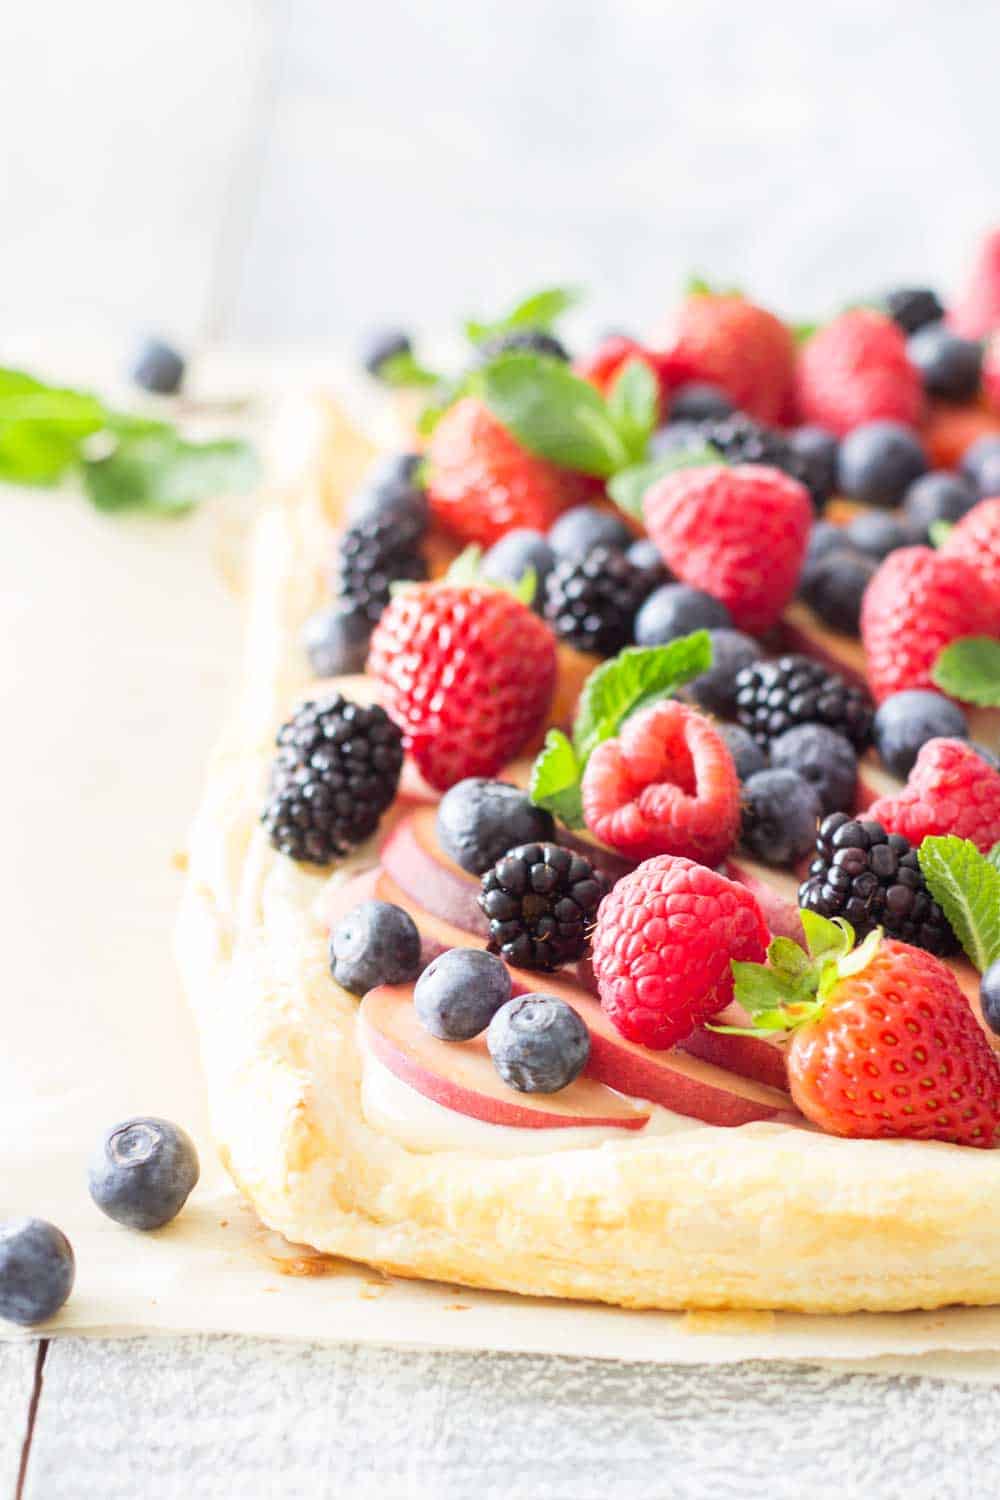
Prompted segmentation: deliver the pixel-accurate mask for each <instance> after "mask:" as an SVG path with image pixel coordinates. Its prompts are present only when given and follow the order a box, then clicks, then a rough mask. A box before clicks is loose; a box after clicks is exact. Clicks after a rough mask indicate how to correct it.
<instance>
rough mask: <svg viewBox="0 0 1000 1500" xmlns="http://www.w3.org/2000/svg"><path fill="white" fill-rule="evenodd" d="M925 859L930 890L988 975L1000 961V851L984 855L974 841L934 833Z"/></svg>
mask: <svg viewBox="0 0 1000 1500" xmlns="http://www.w3.org/2000/svg"><path fill="white" fill-rule="evenodd" d="M919 857H920V869H921V871H922V872H923V876H924V879H925V880H926V882H927V886H928V889H929V890H930V891H931V893H932V895H933V896H934V898H935V900H937V901H938V902H939V903H940V905H941V908H942V910H943V911H944V913H945V915H946V916H947V918H948V922H949V923H950V925H951V928H952V931H953V932H954V934H955V936H956V937H957V938H958V941H959V942H960V943H961V945H962V947H963V948H964V949H965V952H966V954H967V955H968V957H969V959H970V960H971V962H972V963H973V964H975V966H976V968H977V969H978V970H979V972H980V973H981V974H983V975H984V976H985V975H986V974H987V973H988V972H989V970H990V969H991V968H992V967H993V966H994V965H995V964H996V963H997V961H998V960H1000V847H998V846H996V845H994V847H993V848H992V849H991V850H990V851H989V853H988V854H981V853H980V851H979V850H978V849H977V848H976V846H975V844H973V843H972V842H971V840H969V839H961V838H958V837H956V836H955V835H954V834H948V835H945V836H944V837H938V836H936V835H933V834H932V835H931V837H930V838H926V839H924V841H923V843H922V844H921V845H920V850H919Z"/></svg>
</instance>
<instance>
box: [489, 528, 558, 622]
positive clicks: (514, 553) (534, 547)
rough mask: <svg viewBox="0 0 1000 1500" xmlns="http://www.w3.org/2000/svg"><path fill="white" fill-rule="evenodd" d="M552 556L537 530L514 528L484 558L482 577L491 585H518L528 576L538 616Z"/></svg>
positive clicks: (543, 600)
mask: <svg viewBox="0 0 1000 1500" xmlns="http://www.w3.org/2000/svg"><path fill="white" fill-rule="evenodd" d="M555 561H556V559H555V554H554V553H553V551H552V548H551V547H550V546H549V544H548V542H547V541H546V539H545V537H543V536H542V533H541V532H540V531H529V530H528V528H527V527H526V526H515V528H514V530H513V531H508V532H507V534H506V535H505V536H502V537H501V538H500V540H499V541H498V542H494V543H493V546H492V547H491V548H490V549H489V551H488V552H486V553H484V555H483V562H482V574H483V577H484V578H485V579H486V580H487V581H488V582H490V583H506V584H520V582H521V580H522V579H523V578H524V577H525V575H526V574H528V573H529V569H530V576H532V577H533V578H534V582H535V590H534V596H533V598H532V599H531V601H530V602H531V607H532V609H534V610H535V612H536V614H541V612H542V609H543V607H544V604H545V580H546V579H547V578H548V576H549V574H550V573H551V572H552V569H553V568H554V567H555Z"/></svg>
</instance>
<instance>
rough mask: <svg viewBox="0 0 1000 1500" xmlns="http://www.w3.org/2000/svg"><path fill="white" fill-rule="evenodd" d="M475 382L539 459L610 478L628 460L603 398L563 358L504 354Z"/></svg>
mask: <svg viewBox="0 0 1000 1500" xmlns="http://www.w3.org/2000/svg"><path fill="white" fill-rule="evenodd" d="M470 386H471V388H472V389H473V390H474V391H475V392H476V394H478V395H479V396H480V397H481V399H482V400H483V401H484V402H485V403H486V405H487V406H488V407H489V409H490V411H491V412H492V413H493V415H494V416H495V417H496V418H497V420H498V421H499V422H502V423H503V425H504V427H506V428H508V430H509V431H510V432H512V433H513V434H514V436H515V437H516V438H517V439H518V441H519V442H521V443H523V445H524V446H525V448H528V449H530V451H531V452H532V453H537V454H538V456H539V457H540V458H547V459H548V460H549V461H550V462H551V463H554V464H559V465H561V466H562V467H563V468H565V469H576V470H577V471H579V472H580V473H583V474H597V475H600V476H601V477H605V478H606V477H607V476H608V475H609V474H613V473H615V472H616V470H618V469H621V468H623V467H624V466H625V465H626V464H627V463H628V458H629V455H628V451H627V449H626V447H625V444H624V443H623V442H622V439H621V437H620V436H619V433H618V430H617V428H616V427H615V424H614V422H613V420H612V418H611V414H610V412H609V411H608V407H607V404H606V402H605V401H604V398H603V397H602V396H601V395H600V393H599V392H598V391H596V390H595V389H594V387H593V386H592V385H591V384H590V383H589V382H588V381H586V380H581V379H580V378H579V376H578V375H574V374H573V372H572V371H571V370H569V369H568V368H567V367H566V365H565V364H564V363H563V362H562V361H561V360H556V359H546V358H545V357H544V356H542V355H538V354H528V353H515V354H502V355H500V356H499V357H498V358H497V359H495V360H491V361H490V363H489V364H487V365H484V366H483V367H482V369H480V370H477V371H476V372H475V373H474V374H473V375H472V376H471V377H470Z"/></svg>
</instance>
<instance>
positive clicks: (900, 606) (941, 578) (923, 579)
mask: <svg viewBox="0 0 1000 1500" xmlns="http://www.w3.org/2000/svg"><path fill="white" fill-rule="evenodd" d="M972 514H973V512H970V516H971V515H972ZM958 529H959V528H958V527H956V530H958ZM949 541H950V538H949ZM998 626H1000V607H998V600H997V596H996V594H995V593H994V592H993V591H992V590H990V589H987V588H984V587H983V580H982V578H981V577H980V576H979V574H978V573H977V572H976V569H975V568H974V567H973V565H972V564H971V563H970V562H969V561H967V560H966V559H965V558H964V557H954V556H950V555H948V554H946V553H945V552H943V551H942V552H934V551H933V550H932V549H931V548H930V547H901V548H899V550H898V551H896V552H892V553H890V555H889V556H888V557H887V558H886V560H885V562H884V563H882V565H881V567H880V568H879V570H878V572H877V573H876V574H875V576H874V578H873V579H872V581H871V583H870V584H869V585H868V588H867V589H866V590H865V596H864V599H863V601H862V605H861V639H862V641H863V642H864V647H865V651H866V653H867V657H868V683H869V686H870V687H871V690H872V695H873V697H874V698H875V701H876V702H877V703H881V702H882V700H883V699H885V698H888V697H889V695H890V694H891V693H898V692H902V691H903V689H905V688H933V686H934V683H933V681H932V679H931V669H932V667H933V666H934V663H935V661H936V660H937V658H938V655H939V654H940V652H941V651H942V650H943V648H944V647H945V646H947V645H950V643H951V642H952V641H955V640H958V638H959V637H960V636H963V635H993V634H994V633H995V632H996V630H997V628H998Z"/></svg>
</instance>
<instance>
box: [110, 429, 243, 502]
mask: <svg viewBox="0 0 1000 1500" xmlns="http://www.w3.org/2000/svg"><path fill="white" fill-rule="evenodd" d="M258 477H259V476H258V466H257V460H256V458H255V457H254V453H253V449H252V448H251V447H250V445H249V444H248V443H245V442H242V441H240V440H238V439H233V440H226V441H219V442H212V443H190V442H187V441H185V439H184V438H181V437H179V436H178V434H177V433H176V432H174V431H173V430H172V429H169V428H168V429H167V430H166V431H164V432H159V433H146V434H138V435H136V436H135V437H131V438H122V439H121V440H120V441H119V442H118V444H117V445H116V447H115V448H114V449H113V451H112V452H111V453H109V454H108V455H107V457H105V458H97V459H92V460H85V461H84V464H83V482H84V487H85V489H86V491H87V494H88V495H89V497H90V499H91V500H92V501H93V503H94V505H96V506H97V508H98V510H103V511H122V510H145V511H156V512H159V513H161V514H171V513H179V512H181V511H185V510H189V509H190V508H191V506H193V505H197V504H198V502H199V501H200V500H207V499H210V498H212V497H213V496H215V495H224V494H233V493H241V492H244V491H246V490H249V489H252V488H253V486H254V484H255V483H256V482H257V479H258Z"/></svg>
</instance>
